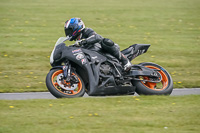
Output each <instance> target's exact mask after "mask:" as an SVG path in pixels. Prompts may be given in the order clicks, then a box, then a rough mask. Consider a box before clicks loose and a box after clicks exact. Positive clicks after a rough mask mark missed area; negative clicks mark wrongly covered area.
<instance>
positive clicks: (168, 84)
mask: <svg viewBox="0 0 200 133" xmlns="http://www.w3.org/2000/svg"><path fill="white" fill-rule="evenodd" d="M139 65H142V66H145V67H147V68H150V69H156V70H158V71H157V72H158V73H159V75H160V76H161V78H160V82H159V83H154V82H148V81H151V80H152V79H151V78H149V77H146V76H140V77H138V78H140V79H141V80H143V81H134V82H133V83H134V85H135V86H136V92H137V93H138V94H139V95H170V94H171V92H172V90H173V81H172V78H171V76H170V74H169V73H168V72H167V71H166V70H165V69H164V68H163V67H161V66H159V65H157V64H154V63H141V64H139Z"/></svg>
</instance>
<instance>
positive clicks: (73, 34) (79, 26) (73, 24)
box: [64, 18, 85, 41]
mask: <svg viewBox="0 0 200 133" xmlns="http://www.w3.org/2000/svg"><path fill="white" fill-rule="evenodd" d="M84 29H85V25H84V23H83V21H82V20H81V19H80V18H71V19H69V20H67V21H66V22H65V25H64V30H65V35H66V36H67V37H69V40H70V41H73V40H74V41H75V40H76V39H77V37H78V36H79V35H80V34H81V31H83V30H84Z"/></svg>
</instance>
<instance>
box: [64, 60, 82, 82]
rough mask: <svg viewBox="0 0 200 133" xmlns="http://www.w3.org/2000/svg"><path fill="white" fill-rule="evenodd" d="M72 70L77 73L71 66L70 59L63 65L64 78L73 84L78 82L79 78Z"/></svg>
mask: <svg viewBox="0 0 200 133" xmlns="http://www.w3.org/2000/svg"><path fill="white" fill-rule="evenodd" d="M72 71H73V73H75V71H74V69H72V67H71V63H70V62H69V61H67V62H65V65H64V66H63V76H64V77H63V78H64V79H65V80H66V82H70V83H71V84H74V83H78V82H79V80H78V78H77V77H76V75H74V74H72Z"/></svg>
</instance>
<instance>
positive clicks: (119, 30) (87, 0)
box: [0, 0, 200, 92]
mask: <svg viewBox="0 0 200 133" xmlns="http://www.w3.org/2000/svg"><path fill="white" fill-rule="evenodd" d="M71 17H80V18H82V19H83V21H84V22H85V24H86V26H87V27H91V28H93V29H94V30H95V31H96V32H97V33H99V34H101V35H102V36H104V37H107V38H111V39H112V40H113V41H115V42H116V43H118V44H119V45H120V46H121V49H124V48H126V47H128V46H129V45H131V44H134V43H148V44H151V47H150V49H149V51H148V53H146V54H144V55H142V56H140V57H138V58H137V59H135V60H134V61H132V63H134V64H137V63H140V62H154V63H157V64H160V65H161V66H163V67H164V68H166V69H167V70H168V71H169V72H170V73H171V74H172V78H173V80H174V87H175V88H182V87H200V78H199V77H200V69H199V66H200V65H199V62H200V50H199V49H200V1H199V0H168V1H166V0H151V1H150V0H115V1H113V0H100V1H97V0H84V1H81V0H74V1H69V0H56V1H54V0H44V1H41V0H34V1H32V0H0V64H1V65H0V92H24V91H47V89H46V87H45V83H44V82H45V76H46V74H47V73H48V71H49V69H50V65H49V55H50V53H51V50H52V49H53V47H54V43H55V42H56V40H57V39H58V38H59V37H60V36H64V31H63V26H64V22H65V21H66V20H67V19H69V18H71Z"/></svg>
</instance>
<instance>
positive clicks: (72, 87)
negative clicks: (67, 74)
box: [57, 73, 78, 91]
mask: <svg viewBox="0 0 200 133" xmlns="http://www.w3.org/2000/svg"><path fill="white" fill-rule="evenodd" d="M63 77H64V76H63V73H60V74H59V75H58V76H57V83H58V85H59V86H60V87H61V88H62V89H64V90H67V91H70V90H75V89H76V88H77V87H78V84H72V85H70V86H69V85H67V84H65V83H66V82H64V84H63V81H64V79H63Z"/></svg>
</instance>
